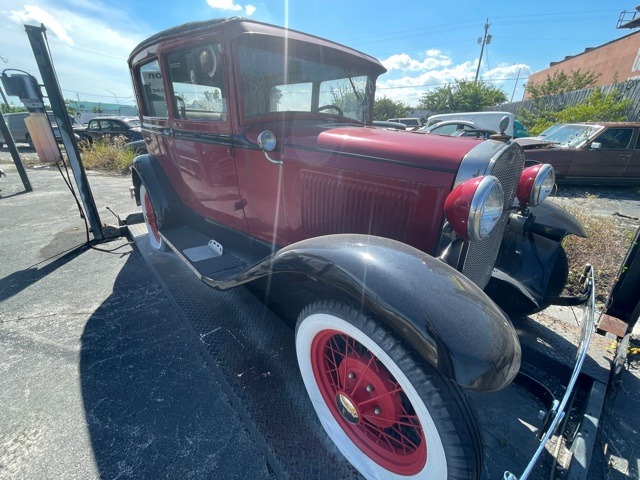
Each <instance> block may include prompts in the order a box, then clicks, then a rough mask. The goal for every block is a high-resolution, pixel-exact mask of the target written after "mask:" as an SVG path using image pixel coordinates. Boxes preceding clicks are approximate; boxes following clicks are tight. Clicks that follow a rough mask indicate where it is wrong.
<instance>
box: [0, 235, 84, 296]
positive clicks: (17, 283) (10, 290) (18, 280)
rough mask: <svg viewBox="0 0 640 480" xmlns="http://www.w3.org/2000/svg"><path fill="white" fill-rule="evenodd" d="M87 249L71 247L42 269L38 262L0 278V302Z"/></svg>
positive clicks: (79, 246) (82, 246)
mask: <svg viewBox="0 0 640 480" xmlns="http://www.w3.org/2000/svg"><path fill="white" fill-rule="evenodd" d="M87 248H89V247H88V246H86V245H85V244H80V245H77V246H75V247H72V249H71V250H70V251H68V252H67V253H65V254H64V255H62V256H60V257H58V258H56V259H55V260H53V261H52V262H51V263H47V264H46V265H44V266H42V267H38V266H39V265H41V264H42V263H43V262H40V263H37V264H35V265H33V266H31V267H29V268H25V269H24V270H19V271H17V272H13V273H10V274H9V275H7V276H6V277H4V278H0V302H3V301H5V300H7V299H9V298H11V297H13V296H14V295H16V294H18V293H20V292H21V291H22V290H24V289H25V288H27V287H30V286H31V285H33V284H34V283H36V282H37V281H39V280H42V279H43V278H44V277H46V276H47V275H49V274H50V273H53V272H55V271H56V270H57V269H58V268H60V267H62V266H64V265H66V264H67V263H69V262H71V261H72V260H73V259H75V258H76V257H78V256H79V255H80V254H81V253H83V252H84V251H86V249H87Z"/></svg>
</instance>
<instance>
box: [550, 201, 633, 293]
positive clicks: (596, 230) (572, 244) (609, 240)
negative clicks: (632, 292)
mask: <svg viewBox="0 0 640 480" xmlns="http://www.w3.org/2000/svg"><path fill="white" fill-rule="evenodd" d="M564 208H565V210H567V211H568V212H569V213H571V214H572V215H573V216H574V217H576V218H577V219H578V221H579V222H580V223H581V224H582V226H583V227H584V229H585V231H586V232H587V235H588V237H587V238H580V237H576V236H575V235H569V236H568V237H566V238H565V239H564V241H563V243H562V245H563V247H564V249H565V251H566V252H567V256H568V258H569V282H568V283H567V290H568V293H569V294H576V293H577V290H578V288H579V285H578V280H579V278H580V275H581V274H582V270H583V267H584V265H585V263H590V264H591V265H593V266H594V268H595V282H596V301H597V302H600V303H604V302H605V301H606V300H607V297H608V295H609V292H610V291H611V287H612V286H613V284H614V283H615V281H616V278H617V276H618V271H619V270H620V266H621V264H622V260H623V259H624V256H625V254H626V253H627V251H628V249H629V246H630V245H631V240H633V236H634V234H635V231H636V229H635V228H634V227H633V226H628V225H627V226H624V225H622V226H621V225H619V224H618V223H617V222H616V221H615V220H614V219H613V218H609V217H598V216H595V215H593V214H592V213H591V212H592V211H593V210H594V209H592V208H589V207H588V205H587V208H585V205H582V206H580V207H577V206H571V205H565V206H564Z"/></svg>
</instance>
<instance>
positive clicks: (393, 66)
mask: <svg viewBox="0 0 640 480" xmlns="http://www.w3.org/2000/svg"><path fill="white" fill-rule="evenodd" d="M382 64H383V65H384V66H385V68H386V69H387V70H409V71H414V72H417V71H421V70H433V69H436V68H439V67H447V66H449V65H451V59H450V58H449V57H447V56H446V55H442V54H441V53H440V51H439V50H428V51H427V57H426V58H424V59H423V60H416V59H413V58H411V57H410V56H409V55H408V54H406V53H400V54H397V55H392V56H390V57H389V58H387V59H386V60H382Z"/></svg>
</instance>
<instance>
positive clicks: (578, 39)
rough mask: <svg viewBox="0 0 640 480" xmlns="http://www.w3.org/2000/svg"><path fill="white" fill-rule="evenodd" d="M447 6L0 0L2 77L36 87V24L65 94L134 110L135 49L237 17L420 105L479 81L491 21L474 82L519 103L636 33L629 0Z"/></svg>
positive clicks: (345, 0) (351, 1)
mask: <svg viewBox="0 0 640 480" xmlns="http://www.w3.org/2000/svg"><path fill="white" fill-rule="evenodd" d="M236 1H237V3H235V2H236ZM453 5H454V4H450V3H448V2H447V1H439V2H430V1H426V0H418V1H414V0H403V1H402V2H391V1H389V0H385V1H380V0H298V1H296V0H265V1H257V0H247V1H242V0H178V1H176V0H170V1H166V0H109V1H108V2H106V1H102V0H26V1H25V0H21V1H15V0H2V2H1V3H0V70H4V69H11V68H13V69H20V70H25V71H27V72H29V73H31V74H33V75H34V76H36V78H38V79H39V80H40V77H39V74H38V69H37V66H36V63H35V60H34V57H33V52H32V50H31V47H30V45H29V41H28V39H27V36H26V34H25V31H24V25H25V24H31V25H40V24H41V23H42V24H44V25H45V27H46V28H47V38H48V41H49V45H50V49H51V55H52V58H53V61H54V65H55V69H56V72H57V74H58V79H59V82H60V85H61V88H62V90H63V95H64V97H65V98H69V99H77V100H81V101H92V102H104V103H112V104H113V103H118V104H120V105H133V104H134V103H135V98H134V97H133V89H132V87H131V78H130V75H129V71H128V67H127V58H128V56H129V53H130V52H131V50H132V49H133V48H134V47H135V46H136V45H137V44H138V43H139V42H141V41H142V40H144V39H145V38H147V37H149V36H151V35H153V34H154V33H157V32H158V31H160V30H164V29H166V28H169V27H173V26H176V25H180V24H182V23H186V22H190V21H197V20H205V19H210V18H221V17H232V16H243V17H247V18H251V19H254V20H258V21H261V22H266V23H271V24H275V25H279V26H286V27H289V28H292V29H295V30H300V31H302V32H305V33H310V34H313V35H317V36H320V37H324V38H327V39H329V40H332V41H335V42H338V43H342V44H344V45H347V46H349V47H352V48H355V49H357V50H360V51H362V52H364V53H367V54H369V55H372V56H374V57H376V58H377V59H378V60H380V61H381V62H382V64H383V65H384V66H385V67H386V68H387V70H388V71H387V73H386V74H384V75H382V76H381V77H380V78H379V79H378V84H377V92H376V96H377V98H381V97H388V98H391V99H393V100H397V101H402V102H404V103H405V104H407V105H409V106H410V107H416V106H417V105H418V102H419V100H420V97H421V96H422V95H423V94H424V93H426V92H428V91H430V90H433V89H435V88H437V87H440V86H443V85H446V84H447V83H453V82H455V81H456V80H459V79H473V78H474V77H475V74H476V69H477V67H478V60H479V57H480V50H481V46H480V45H479V44H478V43H477V42H478V39H479V38H480V37H482V36H483V33H484V28H485V24H486V23H488V24H489V27H488V33H489V34H490V35H491V36H492V38H491V42H490V43H489V44H488V45H487V47H486V49H485V52H484V55H483V58H482V63H481V66H480V78H482V80H484V81H487V82H491V83H492V84H493V85H495V86H496V87H499V88H501V89H502V90H503V91H504V92H505V94H506V96H507V98H509V99H511V98H513V100H514V101H516V100H520V99H522V96H523V93H524V89H523V87H524V84H525V83H526V81H527V77H528V76H529V74H530V73H532V72H536V71H539V70H543V69H544V68H546V67H548V66H549V62H552V61H558V60H562V59H563V58H564V57H565V56H567V55H575V54H578V53H581V52H582V51H584V49H585V48H587V47H596V46H598V45H602V44H603V43H606V42H609V41H611V40H615V39H616V38H620V37H622V36H624V35H627V34H629V33H631V32H632V30H625V29H622V30H619V29H616V24H617V21H618V18H619V16H620V13H621V12H622V11H624V10H626V11H627V12H633V11H634V10H635V7H636V4H634V3H633V2H632V1H631V0H622V1H617V0H605V1H596V0H581V1H573V0H565V1H562V2H560V1H557V0H555V1H547V0H536V1H535V2H524V1H517V0H510V1H503V0H495V1H484V0H475V1H465V0H461V1H458V2H456V3H455V7H454V6H453ZM10 100H11V101H12V103H14V104H18V102H19V100H18V99H17V98H11V99H10Z"/></svg>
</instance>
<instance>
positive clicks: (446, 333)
mask: <svg viewBox="0 0 640 480" xmlns="http://www.w3.org/2000/svg"><path fill="white" fill-rule="evenodd" d="M285 272H287V273H297V274H303V275H305V276H307V277H309V278H312V279H315V280H318V281H320V282H324V283H327V284H330V285H332V286H334V287H337V288H338V289H339V290H341V291H342V292H344V293H346V294H347V295H349V296H350V297H351V298H353V299H354V300H355V301H356V302H357V303H358V304H360V305H363V306H364V307H365V308H366V309H367V310H369V311H370V312H372V313H373V314H374V315H375V316H376V317H378V318H380V319H381V320H382V321H384V322H386V323H387V324H388V325H389V326H390V327H391V328H392V329H393V330H394V331H396V332H397V333H398V334H399V335H400V336H401V337H402V338H404V339H405V340H406V341H407V342H408V343H409V344H411V346H412V347H413V348H414V349H415V350H416V352H418V354H420V355H421V356H422V357H423V358H424V359H425V360H426V361H427V362H428V363H430V364H431V365H432V366H433V367H434V368H436V369H437V370H438V371H440V372H441V373H442V374H443V375H444V376H446V377H448V378H451V379H452V380H453V381H455V382H456V383H458V384H459V385H461V386H463V387H466V388H469V389H472V390H484V391H493V390H498V389H500V388H502V387H504V386H506V385H507V384H508V383H509V382H510V381H511V380H512V379H513V377H514V376H515V375H516V373H517V372H518V370H519V368H520V356H521V353H520V343H519V340H518V337H517V334H516V332H515V329H514V328H513V326H512V324H511V322H510V321H509V320H508V319H507V318H506V317H505V316H504V315H503V313H502V312H501V311H500V309H499V308H498V307H497V306H496V305H495V304H494V303H493V302H492V301H491V300H490V299H489V298H488V297H487V296H486V295H485V294H484V293H483V292H482V290H480V289H479V288H478V287H477V286H476V285H475V284H474V283H473V282H471V281H470V280H469V279H467V278H466V277H465V276H464V275H462V274H461V273H459V272H458V271H456V270H454V269H453V268H451V267H449V266H448V265H446V264H445V263H444V262H442V261H440V260H437V259H435V258H433V257H431V256H429V255H427V254H425V253H424V252H421V251H420V250H417V249H415V248H413V247H410V246H408V245H405V244H403V243H400V242H397V241H394V240H389V239H386V238H380V237H372V236H367V235H328V236H324V237H316V238H312V239H308V240H304V241H301V242H298V243H295V244H293V245H290V246H288V247H285V248H283V249H281V250H279V251H278V252H276V253H275V254H274V255H273V256H272V257H270V258H268V259H265V260H264V261H263V262H261V263H259V264H258V265H256V266H255V267H253V268H251V269H249V270H248V271H246V272H245V274H244V275H242V276H241V278H236V279H234V280H233V281H232V282H224V283H221V282H214V281H211V280H210V279H207V278H203V280H204V281H205V282H207V283H210V284H211V285H212V286H216V287H219V288H229V287H231V286H235V285H238V284H239V283H245V282H248V281H251V280H254V279H256V278H259V277H262V276H265V275H270V274H274V273H285ZM208 280H209V281H208Z"/></svg>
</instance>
